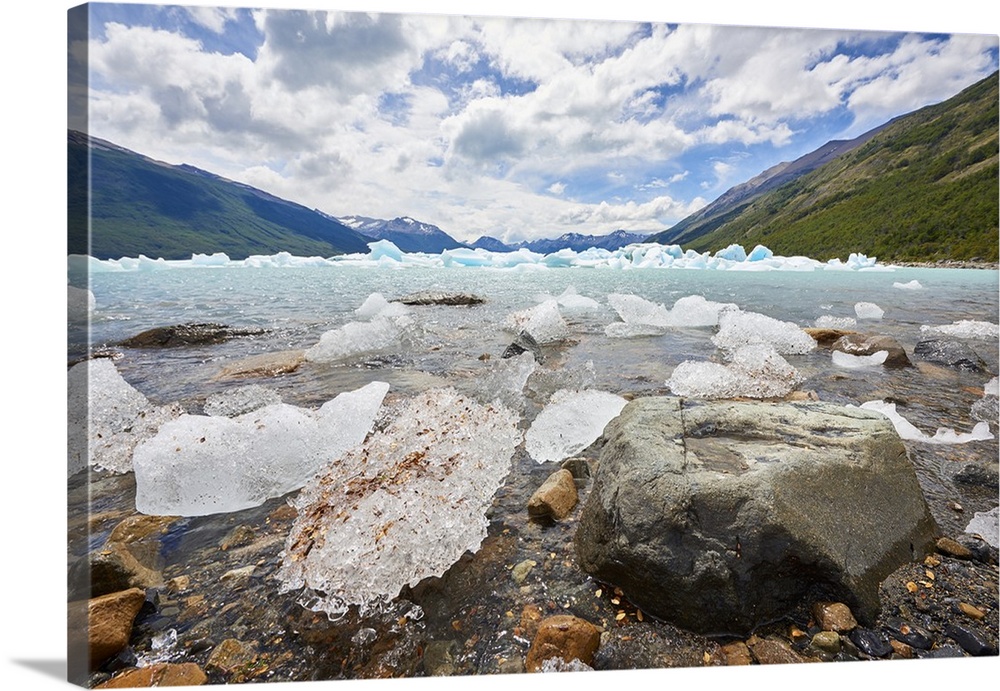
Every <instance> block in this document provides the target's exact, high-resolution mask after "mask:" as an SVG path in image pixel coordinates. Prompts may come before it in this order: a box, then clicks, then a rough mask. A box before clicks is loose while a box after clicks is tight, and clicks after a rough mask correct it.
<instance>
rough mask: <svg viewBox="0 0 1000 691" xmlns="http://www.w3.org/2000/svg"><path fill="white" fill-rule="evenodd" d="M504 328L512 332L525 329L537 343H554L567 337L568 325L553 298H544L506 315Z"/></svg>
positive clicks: (568, 332)
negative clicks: (531, 305)
mask: <svg viewBox="0 0 1000 691" xmlns="http://www.w3.org/2000/svg"><path fill="white" fill-rule="evenodd" d="M504 328H505V329H506V330H507V331H511V332H513V333H520V332H522V331H527V332H528V333H529V334H531V337H532V338H534V339H535V341H536V342H537V343H540V344H543V343H555V342H557V341H561V340H564V339H566V338H568V337H569V334H570V331H569V326H568V325H567V324H566V320H565V319H563V317H562V314H561V313H560V311H559V303H558V302H557V301H556V300H555V299H551V300H546V301H544V302H542V303H541V304H539V305H535V306H534V307H529V308H528V309H526V310H522V311H520V312H514V313H513V314H510V315H508V316H507V319H506V321H505V323H504Z"/></svg>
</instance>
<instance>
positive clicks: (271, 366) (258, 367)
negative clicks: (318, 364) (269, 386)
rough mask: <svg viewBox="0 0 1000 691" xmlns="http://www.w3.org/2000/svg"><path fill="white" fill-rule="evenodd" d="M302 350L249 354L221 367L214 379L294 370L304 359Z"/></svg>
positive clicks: (263, 375) (266, 374)
mask: <svg viewBox="0 0 1000 691" xmlns="http://www.w3.org/2000/svg"><path fill="white" fill-rule="evenodd" d="M305 352H306V351H304V350H282V351H279V352H276V353H261V354H259V355H251V356H250V357H245V358H242V359H240V360H236V361H235V362H231V363H229V364H228V365H226V366H224V367H223V368H222V371H220V372H219V373H218V374H217V375H215V379H216V380H218V379H244V378H249V377H276V376H278V375H280V374H289V373H291V372H294V371H295V370H297V369H298V368H299V366H301V365H302V363H303V362H305V360H306V355H305Z"/></svg>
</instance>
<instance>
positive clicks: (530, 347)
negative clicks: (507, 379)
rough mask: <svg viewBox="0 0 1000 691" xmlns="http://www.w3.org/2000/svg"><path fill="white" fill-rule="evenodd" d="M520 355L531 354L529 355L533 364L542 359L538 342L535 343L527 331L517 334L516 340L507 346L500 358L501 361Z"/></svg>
mask: <svg viewBox="0 0 1000 691" xmlns="http://www.w3.org/2000/svg"><path fill="white" fill-rule="evenodd" d="M522 353H531V355H532V356H533V357H534V358H535V362H541V361H542V359H543V356H542V348H541V346H540V345H538V341H536V340H535V339H534V337H533V336H532V335H531V334H530V333H528V332H527V331H521V332H520V333H518V334H517V338H515V339H514V341H513V342H512V343H511V344H510V345H509V346H507V348H506V349H505V350H504V351H503V354H501V355H500V357H501V358H502V359H507V358H512V357H517V356H518V355H521V354H522Z"/></svg>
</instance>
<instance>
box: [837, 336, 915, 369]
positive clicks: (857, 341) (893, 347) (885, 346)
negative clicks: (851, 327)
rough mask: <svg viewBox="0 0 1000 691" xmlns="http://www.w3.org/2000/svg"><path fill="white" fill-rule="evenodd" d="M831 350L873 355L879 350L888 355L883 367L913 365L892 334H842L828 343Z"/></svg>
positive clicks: (850, 353)
mask: <svg viewBox="0 0 1000 691" xmlns="http://www.w3.org/2000/svg"><path fill="white" fill-rule="evenodd" d="M830 349H831V350H839V351H841V352H844V353H847V354H849V355H874V354H875V353H877V352H878V351H880V350H884V351H886V352H887V353H888V354H889V355H888V356H887V357H886V359H885V362H883V363H882V365H883V366H884V367H913V363H912V362H910V358H909V357H907V355H906V351H905V350H904V349H903V346H901V345H900V344H899V342H898V341H897V340H896V339H895V338H893V337H892V336H878V335H874V336H866V335H865V334H859V333H849V334H844V335H843V336H841V337H840V338H838V339H837V340H836V341H834V342H833V343H832V344H831V345H830Z"/></svg>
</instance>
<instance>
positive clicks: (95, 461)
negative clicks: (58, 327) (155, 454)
mask: <svg viewBox="0 0 1000 691" xmlns="http://www.w3.org/2000/svg"><path fill="white" fill-rule="evenodd" d="M68 399H69V400H68V413H69V414H68V423H69V429H70V439H73V440H76V439H87V446H86V448H76V445H74V444H70V447H69V458H68V471H69V474H70V475H73V474H74V473H77V472H79V471H80V470H82V469H83V468H84V467H85V466H86V465H87V463H88V462H89V463H90V465H92V466H94V467H95V468H97V469H99V470H106V471H108V472H111V473H117V474H121V473H127V472H129V471H130V470H132V453H133V450H134V449H135V447H136V445H137V444H139V443H140V442H142V441H143V440H145V439H149V438H151V437H152V436H153V435H155V434H156V432H157V430H158V429H159V428H160V425H162V424H164V423H166V422H167V421H169V420H172V419H174V418H176V417H177V416H178V415H180V414H181V412H182V411H181V409H180V407H179V406H177V405H171V406H158V405H154V404H153V403H151V402H150V401H149V399H147V398H146V397H145V396H143V395H142V394H141V393H140V392H139V391H138V390H136V389H135V388H134V387H133V386H132V385H131V384H129V383H128V382H127V381H125V379H124V378H123V377H122V375H121V374H119V372H118V368H117V367H115V364H114V362H112V361H111V360H110V359H108V358H96V359H92V360H85V361H83V362H80V363H78V364H76V365H74V366H73V367H72V368H70V370H69V381H68Z"/></svg>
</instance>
